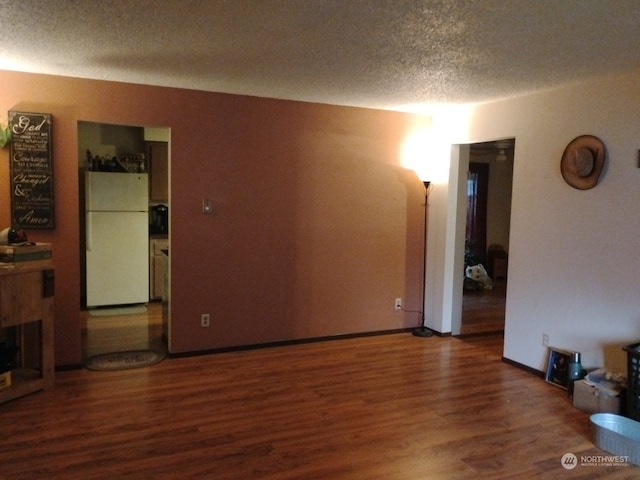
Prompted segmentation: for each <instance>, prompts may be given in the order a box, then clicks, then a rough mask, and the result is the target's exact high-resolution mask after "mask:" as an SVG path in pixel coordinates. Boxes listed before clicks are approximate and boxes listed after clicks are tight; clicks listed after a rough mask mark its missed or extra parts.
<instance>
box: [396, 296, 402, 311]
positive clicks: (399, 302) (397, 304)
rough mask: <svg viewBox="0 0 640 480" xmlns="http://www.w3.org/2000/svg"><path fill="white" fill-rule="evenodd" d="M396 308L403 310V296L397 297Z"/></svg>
mask: <svg viewBox="0 0 640 480" xmlns="http://www.w3.org/2000/svg"><path fill="white" fill-rule="evenodd" d="M395 308H396V310H402V299H401V298H396V305H395Z"/></svg>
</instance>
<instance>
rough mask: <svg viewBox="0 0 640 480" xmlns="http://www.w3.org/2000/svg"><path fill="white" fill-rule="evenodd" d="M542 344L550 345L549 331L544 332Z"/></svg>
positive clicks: (544, 345)
mask: <svg viewBox="0 0 640 480" xmlns="http://www.w3.org/2000/svg"><path fill="white" fill-rule="evenodd" d="M542 346H543V347H548V346H549V334H548V333H543V334H542Z"/></svg>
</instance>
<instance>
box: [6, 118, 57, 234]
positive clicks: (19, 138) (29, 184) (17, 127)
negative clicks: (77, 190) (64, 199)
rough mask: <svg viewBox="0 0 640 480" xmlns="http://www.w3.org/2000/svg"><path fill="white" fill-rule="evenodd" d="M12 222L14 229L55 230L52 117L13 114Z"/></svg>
mask: <svg viewBox="0 0 640 480" xmlns="http://www.w3.org/2000/svg"><path fill="white" fill-rule="evenodd" d="M9 128H10V129H11V221H12V226H13V227H14V228H54V215H53V205H54V202H53V165H52V162H51V115H49V114H46V113H24V112H9Z"/></svg>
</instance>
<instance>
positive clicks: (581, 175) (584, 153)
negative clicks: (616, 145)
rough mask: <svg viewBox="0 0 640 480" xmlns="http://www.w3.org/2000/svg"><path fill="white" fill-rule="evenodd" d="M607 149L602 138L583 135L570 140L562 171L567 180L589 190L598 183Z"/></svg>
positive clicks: (562, 162)
mask: <svg viewBox="0 0 640 480" xmlns="http://www.w3.org/2000/svg"><path fill="white" fill-rule="evenodd" d="M605 158H606V151H605V148H604V144H603V143H602V140H600V139H599V138H598V137H594V136H593V135H581V136H579V137H576V138H574V139H573V140H571V142H569V144H568V145H567V147H566V148H565V149H564V153H563V154H562V160H561V161H560V171H561V172H562V178H564V180H565V182H567V183H568V184H569V185H571V186H572V187H573V188H577V189H578V190H588V189H590V188H593V187H595V186H596V184H597V183H598V179H599V178H600V174H601V173H602V169H603V167H604V162H605Z"/></svg>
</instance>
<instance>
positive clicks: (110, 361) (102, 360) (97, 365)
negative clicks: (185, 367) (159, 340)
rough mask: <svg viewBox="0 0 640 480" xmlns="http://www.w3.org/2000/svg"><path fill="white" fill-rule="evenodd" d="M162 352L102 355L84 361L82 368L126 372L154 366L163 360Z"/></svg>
mask: <svg viewBox="0 0 640 480" xmlns="http://www.w3.org/2000/svg"><path fill="white" fill-rule="evenodd" d="M164 358H165V354H164V352H156V351H153V350H131V351H128V352H114V353H102V354H100V355H94V356H92V357H89V358H88V359H86V360H85V362H84V366H85V367H87V368H88V369H89V370H100V371H109V370H126V369H128V368H140V367H148V366H149V365H154V364H156V363H158V362H161V361H162V360H164Z"/></svg>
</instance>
